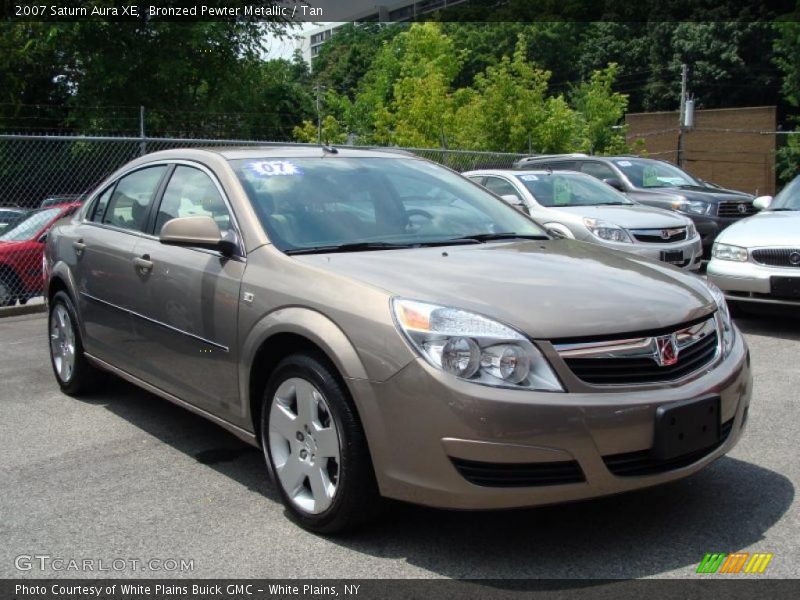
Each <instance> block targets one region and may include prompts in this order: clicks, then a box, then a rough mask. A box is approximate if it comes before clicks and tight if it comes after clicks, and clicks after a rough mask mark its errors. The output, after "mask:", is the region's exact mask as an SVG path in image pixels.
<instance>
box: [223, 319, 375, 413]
mask: <svg viewBox="0 0 800 600" xmlns="http://www.w3.org/2000/svg"><path fill="white" fill-rule="evenodd" d="M281 333H292V334H295V335H299V336H302V337H304V338H306V339H308V340H309V341H310V342H312V343H314V344H315V345H316V346H318V347H319V348H320V349H321V350H322V351H323V352H324V353H325V355H326V356H327V357H328V358H329V359H330V360H331V362H332V363H333V364H334V365H335V366H336V368H337V369H338V370H339V373H341V375H342V377H343V378H344V380H345V383H346V384H347V385H348V387H350V384H349V381H350V380H354V379H367V372H366V369H365V368H364V364H363V363H362V362H361V359H360V358H359V356H358V353H357V352H356V349H355V348H354V347H353V344H352V343H351V342H350V340H349V339H348V338H347V336H346V335H345V334H344V332H343V331H342V330H341V329H340V328H339V326H338V325H336V323H334V322H333V321H331V320H330V319H329V318H328V317H326V316H324V315H323V314H321V313H319V312H317V311H315V310H311V309H309V308H302V307H298V306H290V307H285V308H280V309H277V310H275V311H273V312H271V313H269V314H267V315H265V316H264V317H263V318H262V319H261V320H259V321H258V322H257V323H256V324H255V325H254V326H253V327H252V328H251V329H250V331H249V332H248V333H247V336H246V337H245V339H244V342H243V343H242V346H241V354H240V360H239V382H240V386H239V389H240V394H241V406H242V409H243V414H242V417H243V419H244V422H245V423H252V418H251V415H250V391H251V390H250V372H251V369H252V368H253V362H254V360H255V357H256V354H257V352H258V350H259V348H261V346H262V345H263V344H264V342H266V341H267V340H269V338H271V337H273V336H275V335H278V334H281ZM350 392H351V396H353V398H354V399H355V395H354V394H353V393H352V392H353V390H352V389H351V390H350ZM356 404H357V408H359V410H360V408H361V407H358V400H357V399H356Z"/></svg>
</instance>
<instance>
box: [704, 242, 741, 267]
mask: <svg viewBox="0 0 800 600" xmlns="http://www.w3.org/2000/svg"><path fill="white" fill-rule="evenodd" d="M711 255H712V256H713V257H714V258H718V259H720V260H735V261H737V262H747V248H742V247H741V246H731V245H730V244H720V243H719V242H716V243H714V247H713V248H712V249H711Z"/></svg>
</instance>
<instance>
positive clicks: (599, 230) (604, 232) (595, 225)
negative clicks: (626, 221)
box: [583, 217, 633, 244]
mask: <svg viewBox="0 0 800 600" xmlns="http://www.w3.org/2000/svg"><path fill="white" fill-rule="evenodd" d="M583 224H584V225H586V229H588V230H589V231H590V232H591V233H592V235H593V236H595V237H598V238H600V239H601V240H606V241H608V242H624V243H626V244H632V243H633V241H632V240H631V236H629V235H628V232H627V231H625V230H624V229H623V228H622V227H620V226H619V225H614V223H609V222H608V221H603V220H602V219H590V218H588V217H587V218H585V219H584V220H583Z"/></svg>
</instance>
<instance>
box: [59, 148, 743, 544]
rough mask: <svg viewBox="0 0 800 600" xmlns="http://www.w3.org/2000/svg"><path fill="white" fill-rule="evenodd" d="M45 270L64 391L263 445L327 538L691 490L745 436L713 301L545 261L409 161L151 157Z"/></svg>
mask: <svg viewBox="0 0 800 600" xmlns="http://www.w3.org/2000/svg"><path fill="white" fill-rule="evenodd" d="M44 261H45V274H46V278H47V287H46V290H47V297H48V303H49V321H48V327H49V334H50V336H49V342H50V350H51V355H52V365H53V370H54V372H55V376H56V378H57V381H58V383H59V384H60V386H61V388H62V389H63V390H64V391H65V392H66V393H68V394H78V393H81V392H84V391H86V390H87V389H88V388H89V387H90V386H91V385H92V384H93V383H94V382H96V381H97V379H98V378H97V376H96V370H97V369H101V370H105V371H110V372H112V373H114V374H116V375H118V376H120V377H123V378H125V379H127V380H129V381H132V382H134V383H135V384H137V385H139V386H141V387H143V388H145V389H146V390H149V391H151V392H153V393H155V394H158V395H160V396H162V397H164V398H166V399H168V400H170V401H172V402H175V403H177V404H179V405H181V406H184V407H186V408H188V409H190V410H192V411H194V412H196V413H199V414H201V415H203V416H204V417H207V418H208V419H210V420H212V421H214V422H215V423H218V424H219V425H221V426H223V427H225V428H227V429H228V430H230V431H232V432H233V433H235V434H236V435H238V436H239V437H241V438H242V439H244V440H247V441H248V442H250V443H252V444H254V445H258V446H260V447H262V448H263V452H264V456H265V458H266V465H267V470H268V471H269V473H270V475H271V476H272V478H273V479H274V481H275V485H276V487H277V489H278V490H279V493H280V496H281V498H282V499H283V502H284V503H285V505H286V509H287V512H288V514H289V515H290V516H291V517H292V518H293V519H295V520H296V521H297V522H298V523H300V524H301V525H302V526H304V527H306V528H308V529H311V530H314V531H318V532H334V531H342V530H344V529H348V528H351V527H353V526H355V525H357V524H359V523H360V522H363V520H364V519H366V518H368V517H370V516H371V515H373V514H374V513H375V510H376V507H377V506H378V505H379V498H380V497H381V496H384V497H390V498H397V499H401V500H406V501H411V502H416V503H420V504H426V505H431V506H439V507H449V508H459V509H485V508H502V507H517V506H530V505H537V504H547V503H553V502H561V501H567V500H576V499H581V498H589V497H593V496H600V495H604V494H613V493H617V492H624V491H627V490H633V489H637V488H642V487H645V486H652V485H655V484H660V483H664V482H668V481H672V480H675V479H678V478H681V477H684V476H686V475H690V474H692V473H694V472H696V471H697V470H699V469H701V468H702V467H704V466H706V465H708V464H709V463H710V462H711V461H713V460H715V459H716V458H719V457H720V456H722V455H723V454H725V453H726V452H728V451H729V450H730V449H731V448H732V447H733V446H734V444H736V442H737V441H738V439H739V437H740V435H741V433H742V427H743V426H744V423H745V421H746V418H747V410H748V405H749V402H750V395H751V389H752V383H751V374H750V366H749V362H750V361H749V354H748V350H747V347H746V345H745V342H744V340H743V338H742V335H741V334H740V333H739V332H738V331H737V329H736V327H735V326H734V325H733V324H732V323H731V319H730V316H729V314H728V310H727V307H726V304H725V300H724V298H723V296H722V294H721V293H720V292H719V290H718V289H717V288H716V287H714V286H713V285H710V284H706V283H704V282H703V281H702V280H701V279H700V278H698V277H696V276H694V275H691V274H688V273H684V272H681V271H680V270H678V269H676V268H674V267H672V266H669V265H666V264H663V263H658V262H655V261H651V260H649V259H646V258H642V257H638V256H634V255H630V254H627V253H622V252H618V251H616V250H612V249H606V248H601V247H598V246H593V245H588V244H585V243H583V242H579V241H576V240H570V239H551V238H550V237H549V236H548V235H547V234H546V233H545V232H544V230H543V229H542V228H541V227H540V226H539V225H537V224H536V223H535V222H534V221H533V220H532V219H531V218H530V217H528V216H527V215H523V214H521V213H520V212H519V211H517V210H515V209H514V208H512V207H510V206H508V205H507V204H506V203H505V202H503V200H501V199H500V198H499V197H497V196H494V195H493V194H492V193H490V192H488V191H486V190H485V189H483V188H482V187H480V186H479V185H477V184H475V183H472V182H470V181H469V180H467V179H465V178H463V177H461V176H460V175H458V174H455V173H453V172H452V171H450V170H448V169H446V168H444V167H441V166H439V165H436V164H434V163H431V162H428V161H426V160H422V159H419V158H415V157H413V156H411V155H405V154H401V153H396V152H382V151H366V150H345V149H338V150H337V149H335V148H317V147H293V148H251V149H244V150H242V149H228V150H214V151H211V150H169V151H164V152H158V153H154V154H150V155H146V156H143V157H141V158H138V159H136V160H134V161H133V162H131V163H129V164H127V165H126V166H124V167H123V168H121V169H120V170H119V171H117V172H116V173H115V174H113V175H112V176H111V177H110V178H109V179H107V180H106V181H105V182H104V183H102V184H101V185H100V186H99V187H98V189H97V190H96V191H95V192H94V193H93V194H92V195H91V197H90V198H89V199H88V200H87V201H86V202H85V204H84V205H83V206H82V207H81V209H80V210H79V211H78V212H77V213H76V214H75V215H74V216H73V217H72V218H70V219H68V220H64V221H61V222H60V223H58V224H57V225H56V226H55V228H54V229H53V230H52V233H51V234H50V235H49V236H48V239H47V248H46V253H45V258H44Z"/></svg>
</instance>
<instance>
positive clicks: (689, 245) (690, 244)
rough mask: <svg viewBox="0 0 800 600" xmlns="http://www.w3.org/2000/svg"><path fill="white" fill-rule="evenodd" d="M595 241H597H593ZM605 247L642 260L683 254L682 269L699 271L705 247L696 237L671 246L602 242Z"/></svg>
mask: <svg viewBox="0 0 800 600" xmlns="http://www.w3.org/2000/svg"><path fill="white" fill-rule="evenodd" d="M592 241H595V242H596V240H592ZM601 243H602V245H603V246H605V247H607V248H612V249H614V250H620V251H622V252H628V253H630V254H635V255H637V256H641V257H642V258H649V259H651V260H661V253H662V252H681V253H682V254H683V258H684V261H683V263H682V264H680V265H675V266H678V267H681V268H682V269H689V270H693V271H694V270H697V269H699V268H700V264H701V262H702V259H703V246H702V244H701V242H700V237H699V236H696V237H694V238H692V239H690V240H685V241H683V242H678V243H675V242H673V243H671V244H648V243H644V242H635V243H633V244H617V243H614V242H605V241H604V242H601Z"/></svg>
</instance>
